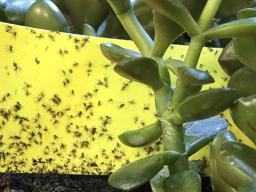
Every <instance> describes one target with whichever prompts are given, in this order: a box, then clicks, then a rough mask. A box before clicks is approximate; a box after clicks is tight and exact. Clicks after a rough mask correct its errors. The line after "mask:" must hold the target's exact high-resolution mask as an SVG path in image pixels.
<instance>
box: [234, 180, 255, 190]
mask: <svg viewBox="0 0 256 192" xmlns="http://www.w3.org/2000/svg"><path fill="white" fill-rule="evenodd" d="M255 191H256V183H255V182H248V183H244V184H242V185H241V186H240V187H239V189H238V192H255Z"/></svg>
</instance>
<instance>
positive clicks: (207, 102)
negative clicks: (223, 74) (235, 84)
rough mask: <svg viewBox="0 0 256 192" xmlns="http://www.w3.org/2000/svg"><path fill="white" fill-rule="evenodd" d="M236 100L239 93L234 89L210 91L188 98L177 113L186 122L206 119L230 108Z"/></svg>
mask: <svg viewBox="0 0 256 192" xmlns="http://www.w3.org/2000/svg"><path fill="white" fill-rule="evenodd" d="M236 98H237V92H236V91H235V90H233V89H228V88H225V89H224V88H219V89H210V90H207V91H202V92H200V93H197V94H194V95H192V96H190V97H188V98H186V99H185V100H184V101H182V102H181V103H180V105H179V106H178V110H177V112H178V114H179V116H180V117H181V118H182V119H183V121H184V122H188V121H195V120H200V119H205V118H209V117H212V116H215V115H218V114H219V113H221V112H222V111H224V110H225V109H227V108H229V107H230V106H231V105H232V104H233V102H234V100H235V99H236Z"/></svg>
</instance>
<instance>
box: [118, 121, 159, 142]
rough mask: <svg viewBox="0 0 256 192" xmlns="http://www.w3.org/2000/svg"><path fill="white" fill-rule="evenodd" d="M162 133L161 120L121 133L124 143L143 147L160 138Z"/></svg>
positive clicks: (120, 137) (120, 136)
mask: <svg viewBox="0 0 256 192" xmlns="http://www.w3.org/2000/svg"><path fill="white" fill-rule="evenodd" d="M161 135H162V129H161V124H160V122H159V121H156V122H155V123H152V124H150V125H148V126H146V127H143V128H141V129H138V130H134V131H127V132H125V133H123V134H121V135H119V136H118V137H119V139H120V140H121V141H122V143H123V144H125V145H127V146H130V147H143V146H146V145H149V144H151V143H152V142H154V141H156V140H157V139H159V138H160V137H161Z"/></svg>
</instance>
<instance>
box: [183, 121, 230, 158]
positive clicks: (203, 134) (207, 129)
mask: <svg viewBox="0 0 256 192" xmlns="http://www.w3.org/2000/svg"><path fill="white" fill-rule="evenodd" d="M184 126H185V145H186V152H187V153H188V155H189V156H190V155H193V154H194V153H196V152H197V151H198V150H200V149H202V148H203V147H204V146H205V145H207V144H208V143H209V142H210V141H212V140H213V139H214V137H215V136H216V135H217V134H218V133H219V132H221V131H223V130H225V129H226V128H227V127H228V122H227V121H226V119H224V118H221V117H211V118H208V119H204V120H199V121H193V122H189V123H186V124H185V125H184Z"/></svg>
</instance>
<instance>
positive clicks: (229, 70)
mask: <svg viewBox="0 0 256 192" xmlns="http://www.w3.org/2000/svg"><path fill="white" fill-rule="evenodd" d="M218 61H219V64H220V66H221V68H222V69H223V70H224V72H225V73H226V74H228V75H229V76H231V75H232V74H233V73H234V72H235V71H237V70H238V69H240V68H241V67H243V66H244V65H243V64H242V63H241V62H240V61H239V60H238V59H237V56H236V54H235V50H234V48H233V41H230V42H229V43H228V45H227V46H226V47H225V48H224V49H223V51H222V53H221V55H220V56H219V58H218Z"/></svg>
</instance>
